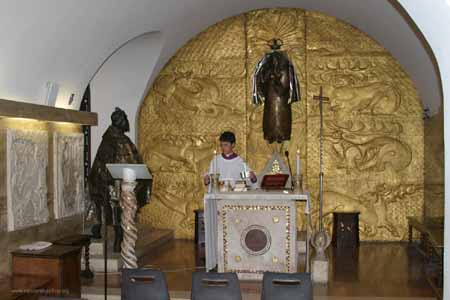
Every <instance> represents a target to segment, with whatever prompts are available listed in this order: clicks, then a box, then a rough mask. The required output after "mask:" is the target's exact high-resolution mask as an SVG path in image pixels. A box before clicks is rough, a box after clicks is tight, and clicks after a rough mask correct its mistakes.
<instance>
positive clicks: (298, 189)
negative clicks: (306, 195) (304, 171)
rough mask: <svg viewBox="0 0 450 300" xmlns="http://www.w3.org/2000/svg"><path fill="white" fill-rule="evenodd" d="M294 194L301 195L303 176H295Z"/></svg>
mask: <svg viewBox="0 0 450 300" xmlns="http://www.w3.org/2000/svg"><path fill="white" fill-rule="evenodd" d="M294 178H295V192H296V193H299V194H301V193H303V176H302V175H295V177H294Z"/></svg>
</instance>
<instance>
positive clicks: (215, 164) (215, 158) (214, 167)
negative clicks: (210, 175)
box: [213, 150, 217, 175]
mask: <svg viewBox="0 0 450 300" xmlns="http://www.w3.org/2000/svg"><path fill="white" fill-rule="evenodd" d="M213 172H214V175H216V174H217V150H214V163H213Z"/></svg>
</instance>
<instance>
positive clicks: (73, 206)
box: [53, 132, 84, 219]
mask: <svg viewBox="0 0 450 300" xmlns="http://www.w3.org/2000/svg"><path fill="white" fill-rule="evenodd" d="M83 138H84V137H83V134H81V133H60V132H55V133H54V134H53V188H54V203H53V208H54V213H55V218H57V219H59V218H64V217H69V216H73V215H76V214H80V213H83V211H84V167H83V162H84V160H83V147H84V140H83Z"/></svg>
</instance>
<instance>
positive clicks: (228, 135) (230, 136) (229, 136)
mask: <svg viewBox="0 0 450 300" xmlns="http://www.w3.org/2000/svg"><path fill="white" fill-rule="evenodd" d="M219 141H221V142H230V143H231V144H234V143H236V136H235V135H234V133H233V132H231V131H224V132H222V134H221V135H220V138H219Z"/></svg>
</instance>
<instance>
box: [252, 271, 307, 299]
mask: <svg viewBox="0 0 450 300" xmlns="http://www.w3.org/2000/svg"><path fill="white" fill-rule="evenodd" d="M274 299H276V300H296V299H298V300H300V299H301V300H312V299H313V290H312V283H311V274H309V273H293V274H289V273H272V272H266V273H264V276H263V287H262V293H261V300H274Z"/></svg>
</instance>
